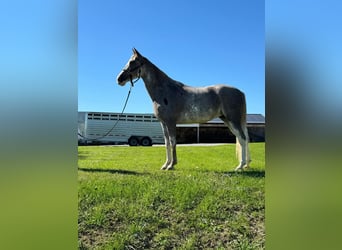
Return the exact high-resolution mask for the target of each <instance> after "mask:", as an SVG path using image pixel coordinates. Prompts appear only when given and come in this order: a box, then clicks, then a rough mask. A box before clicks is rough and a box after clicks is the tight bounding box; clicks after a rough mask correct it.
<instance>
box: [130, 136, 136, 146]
mask: <svg viewBox="0 0 342 250" xmlns="http://www.w3.org/2000/svg"><path fill="white" fill-rule="evenodd" d="M128 144H129V145H130V146H138V144H139V140H138V138H137V137H135V136H132V137H130V138H129V139H128Z"/></svg>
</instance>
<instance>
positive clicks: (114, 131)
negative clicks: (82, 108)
mask: <svg viewBox="0 0 342 250" xmlns="http://www.w3.org/2000/svg"><path fill="white" fill-rule="evenodd" d="M78 141H79V144H126V143H127V144H129V145H130V146H137V145H142V146H151V145H152V144H162V143H164V136H163V131H162V128H161V125H160V122H159V120H158V119H157V118H156V117H155V116H154V115H153V114H137V113H136V114H133V113H124V114H120V113H107V112H78Z"/></svg>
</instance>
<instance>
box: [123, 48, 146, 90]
mask: <svg viewBox="0 0 342 250" xmlns="http://www.w3.org/2000/svg"><path fill="white" fill-rule="evenodd" d="M142 59H143V57H142V55H140V53H139V52H138V51H137V50H136V49H135V48H133V55H132V56H131V58H130V59H129V60H128V62H127V64H126V66H125V67H124V68H123V69H122V71H121V72H120V73H119V75H118V76H117V78H116V80H117V82H118V84H119V85H121V86H124V85H125V84H126V83H127V82H128V81H130V82H131V83H132V85H133V80H134V79H136V78H140V76H141V66H142V65H143V61H142Z"/></svg>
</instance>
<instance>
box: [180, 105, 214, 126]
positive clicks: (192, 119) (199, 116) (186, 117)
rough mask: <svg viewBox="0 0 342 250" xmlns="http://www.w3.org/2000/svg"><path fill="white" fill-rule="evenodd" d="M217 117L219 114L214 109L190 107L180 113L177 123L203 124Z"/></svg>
mask: <svg viewBox="0 0 342 250" xmlns="http://www.w3.org/2000/svg"><path fill="white" fill-rule="evenodd" d="M218 116H219V112H218V110H216V109H212V108H203V107H198V106H196V105H190V107H189V108H188V109H186V110H184V111H183V112H182V115H181V116H180V117H179V119H178V121H177V123H204V122H207V121H209V120H212V119H213V118H215V117H218Z"/></svg>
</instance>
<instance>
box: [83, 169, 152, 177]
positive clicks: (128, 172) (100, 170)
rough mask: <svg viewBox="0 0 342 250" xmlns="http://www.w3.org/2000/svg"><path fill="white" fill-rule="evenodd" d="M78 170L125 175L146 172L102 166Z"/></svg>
mask: <svg viewBox="0 0 342 250" xmlns="http://www.w3.org/2000/svg"><path fill="white" fill-rule="evenodd" d="M78 170H80V171H83V172H90V173H109V174H125V175H145V174H146V173H139V172H136V171H130V170H124V169H102V168H80V167H79V168H78Z"/></svg>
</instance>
